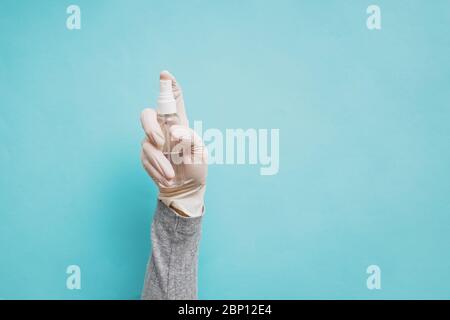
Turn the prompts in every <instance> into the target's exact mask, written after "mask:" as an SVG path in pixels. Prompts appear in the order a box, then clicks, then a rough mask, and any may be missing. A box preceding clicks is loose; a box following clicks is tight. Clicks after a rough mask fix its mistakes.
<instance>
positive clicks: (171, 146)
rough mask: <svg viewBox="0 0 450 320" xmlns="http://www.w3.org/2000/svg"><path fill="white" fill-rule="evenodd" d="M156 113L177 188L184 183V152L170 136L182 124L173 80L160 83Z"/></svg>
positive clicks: (163, 150) (164, 150)
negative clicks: (173, 127)
mask: <svg viewBox="0 0 450 320" xmlns="http://www.w3.org/2000/svg"><path fill="white" fill-rule="evenodd" d="M156 112H157V114H158V123H159V125H160V126H161V130H162V133H163V135H164V140H165V142H164V146H163V148H162V152H163V154H164V156H166V158H167V159H168V160H169V161H170V163H171V164H172V167H173V170H174V171H175V178H174V179H173V183H172V186H173V187H175V186H178V185H181V184H182V183H183V181H184V167H183V164H182V163H181V161H180V160H181V159H182V156H183V155H182V150H181V149H180V148H177V147H176V146H177V144H178V141H172V136H171V134H170V127H171V126H173V125H178V124H180V123H181V122H180V118H179V117H178V114H177V103H176V101H175V98H174V95H173V91H172V80H160V81H159V98H158V108H157V110H156Z"/></svg>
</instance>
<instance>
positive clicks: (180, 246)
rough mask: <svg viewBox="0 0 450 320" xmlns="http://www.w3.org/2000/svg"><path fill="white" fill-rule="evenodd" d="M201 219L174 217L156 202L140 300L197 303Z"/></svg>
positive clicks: (159, 202) (168, 210)
mask: <svg viewBox="0 0 450 320" xmlns="http://www.w3.org/2000/svg"><path fill="white" fill-rule="evenodd" d="M201 219H202V217H196V218H186V217H182V216H180V215H177V214H176V213H175V212H173V211H172V210H171V209H169V208H167V206H166V205H165V204H164V203H162V202H161V201H158V206H157V208H156V212H155V216H154V218H153V223H152V231H151V238H152V255H151V258H150V260H149V263H148V266H147V272H146V276H145V282H144V288H143V291H142V299H153V300H160V299H170V300H182V299H183V300H185V299H186V300H189V299H197V269H198V250H199V242H200V236H201Z"/></svg>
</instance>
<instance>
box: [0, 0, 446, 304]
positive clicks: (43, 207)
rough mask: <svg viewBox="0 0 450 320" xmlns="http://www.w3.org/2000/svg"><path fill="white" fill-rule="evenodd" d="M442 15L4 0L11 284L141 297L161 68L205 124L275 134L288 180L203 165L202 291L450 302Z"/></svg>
mask: <svg viewBox="0 0 450 320" xmlns="http://www.w3.org/2000/svg"><path fill="white" fill-rule="evenodd" d="M70 4H76V5H78V6H80V8H81V23H82V25H81V26H82V28H81V30H73V31H70V30H68V29H67V28H66V19H67V17H68V14H67V13H66V8H67V7H68V6H69V5H70ZM370 4H377V5H379V6H380V8H381V15H382V29H381V30H378V31H371V30H368V29H367V27H366V19H367V17H368V15H367V13H366V8H367V7H368V6H369V5H370ZM449 23H450V2H449V1H446V0H435V1H425V0H423V1H406V0H404V1H400V0H395V1H392V0H391V1H384V0H383V1H382V0H376V1H361V0H354V1H343V0H342V1H337V0H333V1H332V0H329V1H313V0H310V1H298V0H291V1H257V0H253V1H249V0H246V1H237V0H229V1H206V0H203V1H198V0H189V1H181V0H180V1H144V0H142V1H141V0H133V1H125V0H123V1H110V0H109V1H106V0H95V1H87V0H76V1H73V2H70V1H56V0H53V1H50V0H47V1H43V0H41V1H31V0H29V1H25V0H21V1H13V0H2V1H1V2H0V137H1V141H0V298H3V299H11V298H25V299H31V298H38V299H48V298H61V299H91V298H98V299H107V298H110V299H137V298H139V295H140V290H141V288H142V283H143V277H144V272H145V266H146V262H147V258H148V255H149V249H150V239H149V231H150V223H151V219H152V215H153V211H154V208H155V206H156V189H155V187H154V186H153V184H152V182H151V180H150V179H149V178H148V177H147V176H146V174H145V172H144V171H143V169H142V167H141V164H140V158H139V154H140V142H141V139H142V137H143V133H142V130H141V127H140V123H139V115H140V111H141V109H142V108H144V107H146V106H154V104H155V100H156V97H157V92H158V74H159V71H161V70H163V69H168V70H170V71H172V72H173V73H174V74H175V75H176V76H177V78H178V79H179V81H180V83H181V84H182V86H183V88H184V91H185V97H186V106H187V110H188V113H189V117H190V119H191V121H193V120H202V121H203V126H204V128H205V129H207V128H219V129H221V130H225V129H227V128H244V129H247V128H255V129H258V128H265V129H271V128H279V129H280V170H279V173H278V174H277V175H274V176H261V175H260V174H259V166H255V165H212V166H210V168H209V176H208V188H207V194H206V216H205V218H204V224H203V238H202V242H201V252H200V268H199V288H200V298H203V299H217V298H226V299H228V298H275V299H278V298H288V299H289V298H298V299H304V298H323V299H334V298H361V299H370V298H385V299H391V298H437V299H440V298H450V256H449V255H450V250H449V244H450V200H449V199H450V196H449V195H450V187H449V185H450V182H449V179H450V165H449V164H450V90H449V84H450V63H449V57H450V38H449V36H448V35H449ZM205 88H206V91H205ZM72 264H76V265H79V266H80V267H81V273H82V280H81V283H82V289H81V290H72V291H71V290H68V289H66V278H67V274H66V268H67V266H68V265H72ZM372 264H375V265H378V266H380V268H381V270H382V289H381V290H372V291H371V290H368V289H367V287H366V279H367V277H368V275H367V274H366V268H367V267H368V266H369V265H372Z"/></svg>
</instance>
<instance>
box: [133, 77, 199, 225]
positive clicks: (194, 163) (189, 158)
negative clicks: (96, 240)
mask: <svg viewBox="0 0 450 320" xmlns="http://www.w3.org/2000/svg"><path fill="white" fill-rule="evenodd" d="M160 79H161V80H172V90H173V93H174V96H175V100H176V103H177V114H178V116H179V118H180V120H181V125H174V126H172V127H171V128H170V131H171V134H172V137H173V139H176V140H177V141H179V143H181V144H182V145H183V146H184V148H183V150H187V149H189V150H190V152H183V164H182V166H183V167H184V170H182V171H184V182H183V184H181V185H177V186H172V181H173V179H174V177H175V172H174V170H173V167H172V165H171V163H170V162H169V160H168V159H167V158H166V157H165V156H164V154H163V153H162V151H161V148H162V146H163V145H164V136H163V134H162V131H161V127H160V126H159V124H158V122H157V114H156V111H155V110H153V109H144V110H143V111H142V113H141V123H142V128H143V129H144V131H145V134H146V137H145V139H144V141H143V142H142V154H141V160H142V164H143V166H144V168H145V170H146V171H147V173H148V174H149V175H150V177H151V178H152V179H153V181H154V182H155V183H156V184H157V186H158V188H159V195H158V198H159V199H160V200H161V201H162V202H164V203H165V204H166V205H167V206H168V207H169V208H171V209H172V210H174V211H175V212H176V213H177V214H179V215H182V216H189V217H198V216H201V215H202V214H203V210H204V203H203V198H204V194H205V189H206V175H207V168H208V167H207V151H206V148H205V146H204V144H203V141H202V140H201V138H200V137H199V136H198V135H197V134H196V133H195V132H194V131H193V130H192V129H190V128H189V122H188V119H187V116H186V111H185V108H184V100H183V94H182V91H181V87H180V86H179V84H178V83H177V81H176V79H175V77H174V76H172V75H171V74H170V73H169V72H167V71H163V72H161V75H160Z"/></svg>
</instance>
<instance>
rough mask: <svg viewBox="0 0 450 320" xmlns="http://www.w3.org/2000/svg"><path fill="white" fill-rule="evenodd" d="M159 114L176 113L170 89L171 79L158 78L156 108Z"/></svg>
mask: <svg viewBox="0 0 450 320" xmlns="http://www.w3.org/2000/svg"><path fill="white" fill-rule="evenodd" d="M156 112H158V113H159V114H171V113H177V103H176V101H175V97H174V96H173V91H172V80H159V97H158V109H157V110H156Z"/></svg>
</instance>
